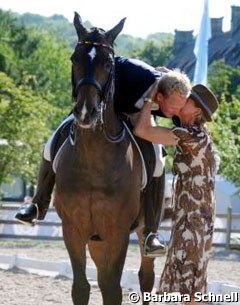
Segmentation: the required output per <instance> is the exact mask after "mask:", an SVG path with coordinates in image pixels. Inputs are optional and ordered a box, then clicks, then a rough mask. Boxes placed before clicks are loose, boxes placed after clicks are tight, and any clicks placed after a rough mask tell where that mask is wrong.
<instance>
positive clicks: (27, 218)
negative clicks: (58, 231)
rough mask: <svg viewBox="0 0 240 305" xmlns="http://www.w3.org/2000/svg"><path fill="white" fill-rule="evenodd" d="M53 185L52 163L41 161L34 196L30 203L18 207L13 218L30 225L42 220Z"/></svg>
mask: <svg viewBox="0 0 240 305" xmlns="http://www.w3.org/2000/svg"><path fill="white" fill-rule="evenodd" d="M54 183H55V173H54V172H53V169H52V163H51V162H49V161H46V160H45V159H42V163H41V166H40V170H39V176H38V183H37V191H36V194H35V196H34V197H33V199H32V201H31V203H25V204H23V205H22V206H21V207H20V209H19V211H18V212H17V214H16V215H15V218H16V219H17V220H18V221H20V222H22V223H24V224H30V225H34V224H35V222H36V220H37V219H39V220H43V219H44V217H45V215H46V213H47V210H48V207H49V204H50V201H51V194H52V191H53V187H54Z"/></svg>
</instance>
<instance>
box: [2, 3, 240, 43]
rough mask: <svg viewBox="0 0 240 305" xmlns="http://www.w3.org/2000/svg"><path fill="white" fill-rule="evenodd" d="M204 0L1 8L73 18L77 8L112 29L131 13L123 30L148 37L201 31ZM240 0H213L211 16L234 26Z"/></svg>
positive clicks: (8, 5) (9, 5)
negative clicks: (233, 7) (233, 8)
mask: <svg viewBox="0 0 240 305" xmlns="http://www.w3.org/2000/svg"><path fill="white" fill-rule="evenodd" d="M203 3H204V0H148V1H145V0H78V1H76V0H67V1H66V0H0V8H1V9H3V10H11V11H13V12H18V13H26V12H30V13H34V14H39V15H43V16H52V15H53V14H61V15H64V16H65V17H66V18H68V19H69V21H72V20H73V16H74V11H77V12H78V13H79V14H80V16H81V17H82V20H83V21H86V20H89V21H90V22H91V23H92V24H93V25H94V26H97V27H101V28H103V29H105V30H109V29H111V28H112V27H113V26H115V25H116V24H117V23H118V22H119V21H120V20H121V19H122V18H123V17H127V20H126V22H125V25H124V29H123V31H122V33H124V34H130V35H132V36H135V37H142V38H145V37H146V36H147V35H148V34H152V33H156V32H170V33H174V30H175V29H178V30H186V31H188V30H189V31H190V30H193V31H194V35H197V33H198V30H199V26H200V20H201V15H202V10H203ZM232 5H236V6H240V0H209V15H210V17H213V18H217V17H224V19H223V30H224V31H228V30H229V29H230V21H231V6H232Z"/></svg>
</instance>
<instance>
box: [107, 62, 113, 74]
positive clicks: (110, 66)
mask: <svg viewBox="0 0 240 305" xmlns="http://www.w3.org/2000/svg"><path fill="white" fill-rule="evenodd" d="M112 65H113V64H112V62H110V61H109V62H106V64H105V70H106V71H107V72H110V71H111V69H112Z"/></svg>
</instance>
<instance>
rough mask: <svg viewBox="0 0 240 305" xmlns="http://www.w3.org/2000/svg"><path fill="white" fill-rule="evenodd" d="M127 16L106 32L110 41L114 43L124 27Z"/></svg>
mask: <svg viewBox="0 0 240 305" xmlns="http://www.w3.org/2000/svg"><path fill="white" fill-rule="evenodd" d="M125 20H126V18H123V19H122V20H121V21H120V22H119V23H118V24H117V25H116V26H115V27H114V28H112V29H111V30H109V31H107V32H106V34H105V35H106V37H107V39H108V41H109V42H110V43H113V42H114V40H115V39H116V37H117V36H118V34H119V33H120V32H121V30H122V29H123V26H124V23H125Z"/></svg>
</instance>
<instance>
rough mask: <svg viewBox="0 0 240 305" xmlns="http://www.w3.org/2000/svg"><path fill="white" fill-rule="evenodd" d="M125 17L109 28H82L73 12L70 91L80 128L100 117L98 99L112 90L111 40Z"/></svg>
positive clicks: (112, 57)
mask: <svg viewBox="0 0 240 305" xmlns="http://www.w3.org/2000/svg"><path fill="white" fill-rule="evenodd" d="M124 21H125V19H122V20H121V21H120V22H119V23H118V24H117V25H116V26H115V27H113V28H112V29H111V30H109V31H107V32H106V31H104V30H102V29H100V28H91V29H86V28H85V27H84V25H83V24H82V21H81V18H80V16H79V15H78V14H77V13H75V17H74V26H75V29H76V32H77V35H78V43H77V46H76V48H75V50H74V53H73V55H72V57H71V60H72V89H73V92H72V95H73V98H74V100H75V102H76V105H75V107H74V111H73V112H74V115H75V118H76V120H77V121H78V124H79V125H80V126H81V127H82V128H91V127H94V126H95V125H96V123H97V121H98V119H99V118H100V117H101V108H102V107H101V103H102V102H103V103H104V101H105V100H106V99H107V98H108V95H109V91H112V94H113V73H114V51H113V43H114V40H115V39H116V37H117V35H118V34H119V33H120V32H121V30H122V28H123V25H124Z"/></svg>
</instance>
